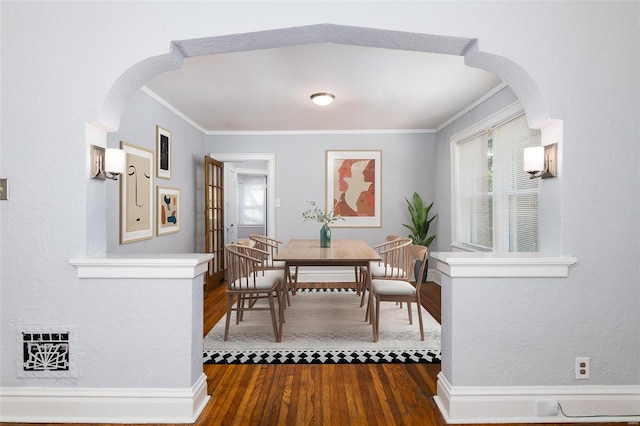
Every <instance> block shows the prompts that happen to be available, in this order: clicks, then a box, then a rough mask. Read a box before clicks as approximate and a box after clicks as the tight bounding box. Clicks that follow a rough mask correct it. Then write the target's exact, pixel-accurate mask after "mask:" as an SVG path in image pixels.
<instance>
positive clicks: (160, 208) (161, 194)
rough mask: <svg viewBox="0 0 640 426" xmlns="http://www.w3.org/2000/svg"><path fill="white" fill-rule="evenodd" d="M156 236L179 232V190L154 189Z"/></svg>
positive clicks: (160, 187) (159, 187)
mask: <svg viewBox="0 0 640 426" xmlns="http://www.w3.org/2000/svg"><path fill="white" fill-rule="evenodd" d="M156 205H157V217H156V234H157V235H166V234H173V233H174V232H179V231H180V190H179V189H178V188H167V187H166V186H158V187H156Z"/></svg>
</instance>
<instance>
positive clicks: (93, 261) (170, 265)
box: [69, 253, 213, 279]
mask: <svg viewBox="0 0 640 426" xmlns="http://www.w3.org/2000/svg"><path fill="white" fill-rule="evenodd" d="M212 258H213V255H212V254H210V253H171V254H105V255H102V256H94V257H86V258H79V259H71V260H70V261H69V263H71V264H72V265H73V266H75V267H76V268H78V278H186V279H191V278H195V277H197V276H198V275H201V274H203V273H205V272H206V271H207V267H208V262H209V260H211V259H212Z"/></svg>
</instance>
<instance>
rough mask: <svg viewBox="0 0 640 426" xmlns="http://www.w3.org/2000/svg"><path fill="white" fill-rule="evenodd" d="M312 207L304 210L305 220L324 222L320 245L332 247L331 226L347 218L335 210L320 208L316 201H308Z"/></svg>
mask: <svg viewBox="0 0 640 426" xmlns="http://www.w3.org/2000/svg"><path fill="white" fill-rule="evenodd" d="M307 203H309V205H310V206H311V208H310V209H309V210H306V211H304V212H302V217H303V218H304V220H305V221H306V220H315V221H316V222H319V223H321V224H322V228H321V229H320V247H331V228H329V226H330V225H331V224H332V223H333V222H336V221H338V220H345V219H344V218H343V217H342V216H340V215H336V214H335V213H334V212H333V210H329V211H325V210H323V209H322V208H320V207H319V206H318V205H317V204H316V203H315V201H307Z"/></svg>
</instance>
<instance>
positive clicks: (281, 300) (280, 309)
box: [278, 283, 286, 342]
mask: <svg viewBox="0 0 640 426" xmlns="http://www.w3.org/2000/svg"><path fill="white" fill-rule="evenodd" d="M281 284H282V283H281ZM278 297H279V298H278V314H279V316H280V326H279V327H278V339H279V340H278V342H282V327H283V325H284V309H285V304H286V302H285V301H284V297H282V293H281V292H280V291H279V292H278Z"/></svg>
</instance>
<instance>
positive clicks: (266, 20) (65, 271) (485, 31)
mask: <svg viewBox="0 0 640 426" xmlns="http://www.w3.org/2000/svg"><path fill="white" fill-rule="evenodd" d="M639 7H640V5H639V4H638V3H637V2H621V3H617V2H588V3H585V2H544V3H539V2H531V3H525V2H513V3H507V2H496V3H489V2H468V3H457V2H407V3H400V2H388V3H382V2H371V3H369V2H349V3H347V2H295V3H294V2H284V3H270V2H256V3H253V4H248V3H245V2H242V3H234V2H226V3H223V2H194V3H186V2H140V3H128V2H104V3H97V2H68V3H67V2H64V3H63V2H2V3H0V8H1V9H0V10H1V25H0V28H1V29H0V31H1V34H0V35H1V42H2V46H1V48H2V50H1V52H2V62H1V67H2V82H1V85H2V86H1V90H2V99H1V102H2V105H1V106H2V109H1V125H2V129H1V137H2V138H1V142H0V153H1V154H2V156H1V158H0V175H2V177H6V178H8V179H9V184H10V186H11V200H10V201H3V202H0V214H1V218H0V219H1V222H0V250H1V253H2V258H1V260H0V262H1V263H0V274H1V275H0V280H1V282H0V284H1V291H2V293H1V300H0V308H1V324H2V325H1V327H2V328H1V332H0V343H1V347H2V349H1V351H2V353H1V354H0V357H1V360H0V370H1V371H2V372H3V373H2V376H1V377H0V386H7V387H18V386H25V385H28V384H32V383H26V382H25V381H24V380H22V379H17V377H16V374H15V373H16V365H17V360H16V346H17V345H16V327H17V326H18V325H20V324H27V325H70V326H78V325H82V327H79V329H80V334H81V335H80V337H79V342H80V343H79V347H78V348H77V350H78V351H79V352H81V353H82V354H83V355H84V356H85V357H86V358H87V359H91V358H92V357H93V356H94V355H95V354H96V351H98V350H99V349H100V348H99V347H98V346H96V345H93V344H92V341H91V339H87V338H86V336H95V335H101V336H103V337H104V338H105V339H110V340H111V341H113V342H114V344H115V343H116V342H117V341H118V336H117V331H116V330H114V329H112V328H111V326H110V324H109V322H108V321H89V319H90V318H94V317H96V314H95V310H94V307H95V304H94V303H88V302H87V301H88V300H99V295H100V292H102V291H103V288H102V287H101V286H100V285H95V286H87V285H86V283H85V282H82V281H81V280H78V279H77V278H76V276H75V270H74V268H73V267H71V266H70V265H69V259H70V258H73V257H80V256H84V255H87V254H93V253H94V252H96V251H100V250H102V251H104V250H105V249H106V247H107V235H108V238H109V239H111V238H114V235H115V230H114V229H113V228H112V226H111V225H109V226H107V225H108V220H107V215H106V214H105V213H104V209H105V205H106V203H107V201H106V200H108V199H109V198H108V197H107V190H106V185H108V184H111V182H107V183H105V182H96V181H91V180H90V179H89V178H88V174H89V167H90V166H89V160H88V156H89V143H88V142H87V139H86V135H85V123H87V122H94V121H99V120H102V123H103V124H105V125H113V124H116V125H117V121H118V120H117V118H119V117H113V116H112V115H109V112H110V111H113V110H112V109H110V108H109V106H110V105H111V104H112V102H115V101H114V100H117V99H121V98H123V99H128V98H129V97H130V96H131V95H132V94H133V93H135V91H136V90H138V89H139V88H140V86H141V85H142V84H143V83H144V82H145V81H147V80H148V79H150V78H151V77H153V76H154V70H155V71H156V73H157V72H160V71H161V70H164V69H166V68H164V67H163V66H162V64H165V65H166V63H167V62H168V63H170V65H171V66H179V62H180V59H179V58H175V57H173V59H167V57H165V56H161V55H167V53H168V52H169V49H170V42H171V41H172V40H185V39H191V38H197V37H209V36H217V35H226V34H236V33H243V32H250V31H259V30H269V29H278V28H285V27H293V26H301V25H311V24H321V23H333V24H339V25H352V26H364V27H371V28H381V29H391V30H400V31H408V32H418V33H429V34H438V35H443V36H457V37H473V38H477V39H478V40H479V48H480V50H481V51H484V52H489V53H492V54H495V55H499V56H502V57H504V58H508V59H510V60H511V61H513V62H514V63H515V64H517V65H518V66H519V67H521V69H523V70H525V71H526V73H527V74H528V75H529V76H530V77H531V79H532V81H533V82H534V83H535V85H536V86H537V88H538V89H539V90H540V91H541V92H542V94H543V95H544V98H545V99H546V102H547V110H548V111H549V114H550V117H551V118H555V119H561V120H563V122H564V140H563V143H562V144H561V147H560V155H561V161H562V164H561V168H560V176H559V177H558V179H555V180H552V182H545V183H544V185H543V188H544V187H545V186H546V189H543V191H544V190H546V191H554V192H555V193H557V194H558V196H557V197H555V196H554V198H557V199H558V200H559V203H557V204H556V206H550V207H549V208H548V209H545V210H544V211H543V212H542V215H543V220H549V219H554V218H558V217H559V218H560V219H561V227H560V228H558V229H556V230H554V232H557V233H558V234H559V236H558V239H559V241H560V244H559V250H560V251H561V252H562V253H563V254H565V255H570V256H575V257H577V258H578V262H579V263H578V264H577V265H576V266H575V267H573V268H572V271H571V275H570V277H569V278H568V279H566V280H562V282H560V283H557V285H553V286H543V287H537V286H536V283H535V282H533V283H531V286H534V288H530V289H528V291H527V292H526V293H525V294H528V296H529V297H522V296H523V293H522V292H520V291H518V289H515V288H507V289H506V290H504V291H505V292H504V293H502V294H501V295H500V298H499V300H501V302H502V304H501V305H502V306H507V307H508V312H507V315H505V318H504V322H505V325H504V327H503V328H501V329H500V330H486V332H487V333H499V335H494V337H493V339H494V340H497V341H499V342H501V343H502V344H504V345H509V344H510V342H511V339H512V338H513V337H514V336H516V335H517V336H519V337H520V338H521V339H525V340H527V342H526V343H527V347H528V348H529V349H530V350H529V351H526V352H523V353H522V358H519V359H514V358H511V357H510V355H509V351H504V352H501V351H500V350H499V348H496V349H495V350H494V351H492V352H490V353H491V354H492V355H495V356H496V357H494V358H492V359H490V360H488V361H489V362H492V363H499V365H500V366H501V368H502V369H503V371H505V372H511V373H513V374H504V375H501V376H499V377H495V376H493V375H492V372H491V371H487V370H485V369H482V368H481V367H482V365H481V364H478V369H477V371H475V372H474V373H473V377H460V378H458V380H459V381H460V382H462V383H464V382H465V381H467V382H469V383H473V384H479V385H492V384H500V385H516V384H517V385H530V384H534V383H545V384H553V385H555V384H557V385H574V384H576V382H575V380H574V378H573V377H572V376H573V358H574V357H575V356H578V355H580V356H590V357H591V362H592V371H591V379H590V382H589V384H594V385H596V384H598V385H618V384H636V385H637V384H640V366H639V364H638V362H637V359H638V354H640V330H639V326H638V324H640V313H639V312H640V310H638V309H637V306H638V305H640V287H638V276H640V270H639V267H640V266H639V265H640V262H638V261H637V260H638V253H639V252H640V224H639V222H638V212H639V211H640V181H639V180H638V178H637V164H638V163H639V162H640V149H639V146H640V145H639V144H638V139H637V135H638V134H639V130H640V129H639V122H640V119H639V117H640V110H639V108H640V95H639V93H640V86H639V78H638V75H639V74H640V73H639V72H638V70H639V69H640V58H639V55H640V53H639V52H638V49H637V46H638V26H639V21H640V18H639ZM248 11H250V12H248ZM142 61H145V62H142ZM136 64H137V65H138V66H136V67H135V69H133V70H132V72H131V73H129V74H127V70H129V69H130V68H131V67H133V66H135V65H136ZM142 65H148V66H147V67H146V68H145V67H143V66H142ZM138 71H145V72H138ZM506 74H507V75H499V76H500V77H501V78H502V79H503V80H505V81H511V80H513V81H514V83H516V85H515V86H512V89H513V90H514V92H515V93H516V95H518V96H520V94H521V93H522V91H523V88H522V87H519V86H517V79H514V78H513V77H514V76H513V75H510V74H509V73H506ZM121 77H123V78H122V79H121ZM114 85H116V86H115V87H117V88H118V89H117V90H116V91H115V92H112V93H111V94H112V95H113V96H108V95H109V93H110V90H111V89H112V88H113V87H114ZM107 99H109V102H107V104H106V105H105V100H107ZM525 107H526V106H525ZM115 110H117V108H116V109H115ZM154 124H155V123H154ZM371 141H372V138H367V141H366V142H367V145H368V146H370V145H371V144H372V142H371ZM376 143H380V144H381V143H382V142H376ZM387 143H390V142H387ZM326 146H327V145H325V146H323V147H322V149H324V148H325V147H326ZM336 147H337V146H336ZM207 148H210V147H207ZM230 150H231V149H230ZM248 151H254V152H256V151H258V152H259V151H265V149H264V148H263V147H261V148H260V149H258V148H257V147H256V146H251V147H249V148H248ZM386 155H387V154H385V156H386ZM393 155H399V156H401V155H402V154H399V153H398V154H393ZM437 155H438V157H437V158H441V155H440V151H439V152H438V154H437ZM316 156H318V157H319V158H322V156H321V155H319V152H318V153H316ZM384 158H385V157H383V161H384ZM438 166H439V165H438ZM316 167H317V169H316V170H315V171H314V174H317V175H319V176H322V175H323V169H322V167H323V166H322V162H319V163H318V165H317V166H316ZM52 169H53V171H52ZM389 174H391V175H392V176H393V173H389V172H386V173H385V176H386V177H385V178H384V179H385V182H387V184H390V182H389V177H388V175H389ZM438 176H441V178H440V180H438V181H437V186H438V187H441V185H440V184H442V183H444V182H441V180H442V176H444V175H441V174H440V172H438ZM318 181H320V180H318ZM398 183H399V182H396V184H398ZM295 189H296V188H291V190H295ZM298 189H299V188H298ZM389 192H391V190H385V194H388V193H389ZM291 195H293V194H291ZM295 195H297V196H299V195H298V194H295ZM312 195H314V197H316V198H321V196H322V194H321V192H320V191H319V189H317V188H312ZM383 196H385V197H386V195H384V194H383ZM426 196H427V198H431V196H435V194H426ZM300 197H301V200H304V199H306V195H301V196H300ZM281 198H283V199H284V198H285V197H284V196H282V194H281ZM385 199H386V198H385ZM109 202H111V201H109ZM398 203H399V204H398V205H401V203H400V200H399V201H398ZM436 204H442V203H441V202H437V203H436ZM287 207H288V206H287ZM291 207H292V209H291V211H299V210H301V208H299V207H298V206H297V205H293V206H291ZM438 207H439V208H442V205H439V206H438ZM106 208H117V207H116V206H115V205H108V206H106ZM398 208H399V209H401V208H402V207H398ZM281 210H284V209H283V208H281ZM545 215H553V216H554V217H553V218H548V217H544V216H545ZM296 216H297V213H290V214H289V215H286V216H285V215H283V217H280V218H279V220H280V221H281V226H280V227H282V228H284V225H282V223H286V221H287V220H293V219H295V218H296ZM385 220H386V219H385ZM385 223H386V222H385ZM88 224H90V225H91V226H88ZM442 224H443V223H441V225H442ZM300 226H301V228H300V229H301V230H303V232H308V233H309V235H312V234H313V232H314V230H313V226H312V225H310V224H305V225H304V227H303V225H300ZM389 230H391V228H389ZM385 231H387V229H385ZM350 232H351V231H350ZM438 232H439V234H440V230H439V231H438ZM443 232H444V230H443ZM544 232H545V231H544V230H543V233H544ZM162 238H168V237H162ZM376 239H377V238H372V240H376ZM154 240H155V242H160V240H161V239H160V238H154ZM479 284H480V285H482V284H483V283H479ZM541 295H542V296H543V297H540V296H541ZM495 300H496V295H495V294H492V292H491V287H488V288H487V291H478V292H477V293H476V297H475V298H474V300H473V301H470V302H468V303H470V304H471V303H472V304H474V305H476V306H483V305H485V304H487V306H491V305H492V304H493V303H494V302H493V301H495ZM462 303H467V302H462ZM512 312H520V313H526V312H537V313H539V315H531V316H530V319H528V320H526V321H524V322H523V321H517V322H514V323H513V324H512V323H511V322H510V318H509V315H510V314H511V313H512ZM122 315H127V316H128V320H129V321H132V322H135V320H136V315H137V313H136V312H135V311H132V310H127V311H126V312H122ZM543 315H547V316H548V320H545V321H539V317H540V316H543ZM548 328H552V329H553V332H547V329H548ZM152 343H157V342H152ZM112 347H117V346H116V345H113V346H112ZM118 351H119V352H116V355H117V356H115V357H113V358H111V359H105V360H104V362H105V363H107V365H106V367H107V368H108V369H109V371H111V372H112V373H113V374H112V376H111V384H112V385H114V386H127V385H131V384H132V382H131V380H129V377H127V375H128V373H129V372H128V370H127V369H125V368H120V367H119V365H120V363H121V362H125V361H124V360H126V355H127V351H128V349H127V348H124V347H122V348H121V349H119V350H118ZM541 357H544V358H546V359H547V360H548V362H549V363H551V364H553V365H554V367H553V368H550V369H545V368H541V369H532V370H523V369H522V368H521V366H522V365H523V364H525V365H537V363H538V360H539V359H540V358H541ZM559 366H560V367H559ZM149 368H150V370H151V371H161V370H162V369H163V368H164V366H163V365H162V362H161V360H156V359H153V358H152V357H150V358H149ZM453 384H454V385H459V384H460V383H453ZM38 385H39V386H69V387H75V386H94V387H99V386H101V385H102V382H101V378H100V376H97V375H94V371H92V370H81V371H79V373H78V378H77V379H74V380H65V381H64V382H62V383H59V382H56V381H42V382H40V383H38Z"/></svg>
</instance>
